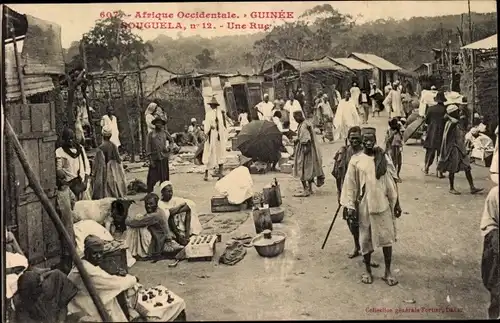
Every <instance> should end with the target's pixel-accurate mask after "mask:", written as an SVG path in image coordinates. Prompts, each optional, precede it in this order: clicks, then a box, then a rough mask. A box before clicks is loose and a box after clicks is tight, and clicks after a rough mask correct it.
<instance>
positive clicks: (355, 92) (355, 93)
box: [349, 82, 361, 109]
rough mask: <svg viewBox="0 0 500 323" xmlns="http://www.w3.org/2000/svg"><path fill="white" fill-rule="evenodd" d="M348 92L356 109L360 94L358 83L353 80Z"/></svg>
mask: <svg viewBox="0 0 500 323" xmlns="http://www.w3.org/2000/svg"><path fill="white" fill-rule="evenodd" d="M349 92H350V93H351V98H352V100H353V101H354V105H355V106H356V109H359V96H360V95H361V90H360V89H359V87H358V83H356V82H353V83H352V87H351V89H350V90H349Z"/></svg>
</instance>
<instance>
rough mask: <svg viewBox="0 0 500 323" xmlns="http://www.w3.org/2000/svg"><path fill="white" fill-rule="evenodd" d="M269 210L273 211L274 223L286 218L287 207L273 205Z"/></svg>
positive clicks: (272, 219)
mask: <svg viewBox="0 0 500 323" xmlns="http://www.w3.org/2000/svg"><path fill="white" fill-rule="evenodd" d="M269 211H270V212H271V221H272V222H273V223H280V222H281V221H283V219H284V218H285V209H284V208H282V207H272V208H270V209H269Z"/></svg>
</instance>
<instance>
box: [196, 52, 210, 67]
mask: <svg viewBox="0 0 500 323" xmlns="http://www.w3.org/2000/svg"><path fill="white" fill-rule="evenodd" d="M196 59H197V60H198V63H197V67H198V68H209V67H211V66H212V65H213V63H214V59H213V58H212V53H210V50H208V49H206V48H204V49H203V50H202V51H201V53H200V54H198V55H196Z"/></svg>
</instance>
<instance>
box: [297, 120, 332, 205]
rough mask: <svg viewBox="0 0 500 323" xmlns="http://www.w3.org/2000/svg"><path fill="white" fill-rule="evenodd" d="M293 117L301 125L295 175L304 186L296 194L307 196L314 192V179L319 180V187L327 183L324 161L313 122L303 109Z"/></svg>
mask: <svg viewBox="0 0 500 323" xmlns="http://www.w3.org/2000/svg"><path fill="white" fill-rule="evenodd" d="M293 118H294V119H295V121H296V122H297V124H298V125H299V127H298V130H297V139H296V143H295V160H294V167H293V175H294V177H296V178H299V179H300V181H301V182H302V186H303V188H304V192H303V193H300V194H296V195H295V196H297V197H307V196H309V195H311V194H312V193H313V192H312V184H313V183H314V179H316V180H317V182H316V186H318V187H321V186H323V184H324V183H325V174H324V173H323V165H322V163H323V161H322V158H321V152H320V151H319V147H318V145H317V142H316V136H315V134H314V130H313V126H312V125H311V123H310V122H309V121H307V120H305V118H304V114H303V113H302V111H296V112H295V113H294V114H293Z"/></svg>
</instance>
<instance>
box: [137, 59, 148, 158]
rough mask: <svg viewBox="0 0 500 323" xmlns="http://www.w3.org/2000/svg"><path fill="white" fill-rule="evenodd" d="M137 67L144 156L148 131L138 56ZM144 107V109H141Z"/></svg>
mask: <svg viewBox="0 0 500 323" xmlns="http://www.w3.org/2000/svg"><path fill="white" fill-rule="evenodd" d="M137 69H138V70H139V90H140V91H141V101H140V102H141V105H140V109H139V111H140V113H141V115H140V117H141V126H142V127H141V129H142V132H141V141H142V147H143V149H144V151H142V155H143V156H144V155H145V153H146V151H145V149H146V139H147V138H148V132H147V129H148V125H147V124H146V116H145V115H144V112H146V110H145V109H146V107H144V89H143V87H142V70H141V68H140V66H139V57H137ZM143 109H144V110H143Z"/></svg>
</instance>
